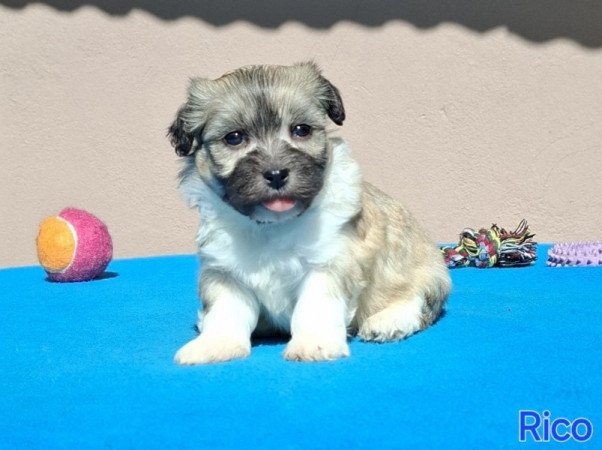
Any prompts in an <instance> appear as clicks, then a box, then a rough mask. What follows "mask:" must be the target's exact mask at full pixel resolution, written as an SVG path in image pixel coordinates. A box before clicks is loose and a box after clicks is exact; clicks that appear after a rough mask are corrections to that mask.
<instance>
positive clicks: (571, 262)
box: [546, 242, 602, 267]
mask: <svg viewBox="0 0 602 450" xmlns="http://www.w3.org/2000/svg"><path fill="white" fill-rule="evenodd" d="M546 265H548V266H550V267H564V266H602V242H562V243H559V244H555V245H554V247H552V248H551V249H550V250H548V261H547V262H546Z"/></svg>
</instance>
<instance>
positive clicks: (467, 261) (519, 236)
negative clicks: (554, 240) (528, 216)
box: [441, 219, 537, 268]
mask: <svg viewBox="0 0 602 450" xmlns="http://www.w3.org/2000/svg"><path fill="white" fill-rule="evenodd" d="M533 236H535V235H534V234H531V233H529V225H528V224H527V221H526V220H525V219H523V220H521V222H520V223H519V224H518V227H517V228H516V230H514V231H512V232H509V231H506V230H505V229H504V228H500V227H498V226H497V225H496V224H493V225H491V228H481V229H479V231H475V230H473V229H472V228H464V230H462V233H461V234H460V241H459V243H458V245H457V246H455V247H451V246H445V247H441V253H442V254H443V257H444V258H445V263H446V264H447V266H448V267H449V268H455V267H467V266H470V265H474V266H475V267H479V268H485V267H494V266H498V267H520V266H528V265H530V264H533V263H534V262H535V260H536V259H537V242H534V241H533Z"/></svg>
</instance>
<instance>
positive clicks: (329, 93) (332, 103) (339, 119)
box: [320, 75, 345, 125]
mask: <svg viewBox="0 0 602 450" xmlns="http://www.w3.org/2000/svg"><path fill="white" fill-rule="evenodd" d="M320 84H321V91H322V93H321V96H320V103H321V104H322V106H323V107H324V109H325V110H326V112H327V113H328V117H330V119H331V120H332V121H333V122H334V123H336V124H337V125H343V121H344V120H345V108H344V107H343V100H342V99H341V93H340V92H339V90H338V89H337V88H336V87H335V86H334V85H333V84H332V83H331V82H330V81H328V80H327V79H326V78H324V77H323V76H322V75H320Z"/></svg>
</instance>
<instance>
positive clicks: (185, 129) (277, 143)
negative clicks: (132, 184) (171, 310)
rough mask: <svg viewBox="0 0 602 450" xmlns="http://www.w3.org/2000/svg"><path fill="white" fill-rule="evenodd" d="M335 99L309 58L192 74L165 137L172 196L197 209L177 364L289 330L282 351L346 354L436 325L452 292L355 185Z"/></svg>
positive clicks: (405, 223) (386, 204) (222, 355)
mask: <svg viewBox="0 0 602 450" xmlns="http://www.w3.org/2000/svg"><path fill="white" fill-rule="evenodd" d="M344 119H345V110H344V108H343V103H342V101H341V96H340V94H339V91H338V90H337V89H336V88H335V87H334V86H333V85H332V84H331V83H330V82H329V81H328V80H326V79H325V78H324V77H323V76H322V75H321V73H320V71H319V69H318V68H317V66H316V65H315V64H313V63H304V64H297V65H293V66H252V67H245V68H242V69H239V70H236V71H234V72H231V73H228V74H226V75H224V76H222V77H221V78H219V79H216V80H208V79H204V78H197V79H193V80H192V81H191V83H190V86H189V89H188V100H187V101H186V103H185V104H184V105H183V106H182V107H181V108H180V110H179V111H178V114H177V117H176V120H175V122H174V123H173V124H172V126H171V127H170V129H169V135H170V137H171V142H172V144H173V146H174V147H175V149H176V152H177V153H178V154H179V155H181V156H184V157H186V166H185V168H184V170H183V171H182V173H181V185H180V186H181V187H180V188H181V191H182V192H183V193H184V195H185V197H186V198H187V199H188V202H189V204H190V205H191V206H196V207H198V209H199V212H200V221H201V224H200V227H199V231H198V237H197V240H198V245H199V255H200V258H201V261H202V268H201V274H200V297H201V299H202V304H203V308H202V311H201V312H200V313H199V324H198V328H199V330H200V334H199V336H198V337H197V338H196V339H193V340H192V341H190V342H189V343H187V344H186V345H184V346H183V347H182V348H181V349H180V350H179V351H178V352H177V353H176V355H175V360H176V362H178V363H179V364H199V363H211V362H218V361H227V360H230V359H234V358H242V357H245V356H248V355H249V354H250V351H251V335H252V333H254V332H255V333H258V334H263V335H265V334H275V333H279V334H287V335H290V336H291V338H290V341H289V342H288V345H287V346H286V349H285V351H284V357H285V358H286V359H289V360H295V361H320V360H331V359H336V358H340V357H344V356H348V355H349V346H348V344H347V337H348V334H359V336H360V338H361V339H363V340H366V341H376V342H385V341H396V340H399V339H403V338H406V337H408V336H410V335H412V334H413V333H416V332H417V331H420V330H422V329H424V328H426V327H427V326H429V325H430V324H432V323H433V322H434V321H435V320H436V319H437V318H438V317H439V315H440V314H441V311H442V308H443V305H444V303H445V301H446V298H447V296H448V293H449V290H450V279H449V275H448V271H447V268H446V266H445V264H444V263H443V260H442V257H441V256H440V254H439V252H438V250H437V249H436V248H435V246H434V245H433V244H432V243H431V242H430V241H429V239H428V238H427V236H426V235H425V233H424V232H423V230H422V229H421V228H420V226H419V225H418V224H417V223H416V221H415V220H414V219H413V218H412V216H411V215H410V214H409V213H408V212H407V211H406V210H405V209H404V208H403V207H402V206H400V205H399V204H398V203H396V202H395V201H394V200H392V199H391V198H390V197H388V196H387V195H386V194H384V193H382V192H381V191H379V190H378V189H377V188H375V187H374V186H372V185H370V184H369V183H367V182H364V181H362V175H361V172H360V169H359V167H358V165H357V163H356V162H355V161H354V160H353V159H352V157H351V155H350V152H349V149H348V148H347V145H346V144H345V142H344V141H342V140H341V139H333V138H329V137H328V134H327V131H326V127H327V125H328V123H329V120H331V121H332V122H334V123H335V124H337V125H341V124H342V123H343V121H344Z"/></svg>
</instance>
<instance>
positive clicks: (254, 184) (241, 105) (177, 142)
mask: <svg viewBox="0 0 602 450" xmlns="http://www.w3.org/2000/svg"><path fill="white" fill-rule="evenodd" d="M344 119H345V110H344V108H343V103H342V101H341V97H340V95H339V92H338V90H337V89H336V88H335V87H334V86H333V85H332V84H331V83H330V82H329V81H328V80H326V79H325V78H324V77H322V75H321V74H320V71H319V69H318V68H317V66H316V65H315V64H313V63H304V64H297V65H294V66H252V67H246V68H242V69H238V70H236V71H234V72H231V73H228V74H226V75H224V76H222V77H221V78H219V79H217V80H208V79H202V78H197V79H193V80H192V81H191V83H190V86H189V89H188V101H187V102H186V103H185V104H184V105H183V106H182V107H181V108H180V110H179V111H178V114H177V117H176V120H175V121H174V123H173V124H172V125H171V127H170V128H169V135H170V137H171V142H172V145H173V146H174V147H175V149H176V153H177V154H178V155H181V156H188V157H191V158H194V165H195V168H196V170H197V171H198V173H199V175H200V176H201V178H202V179H203V181H204V182H205V183H206V184H207V185H208V186H211V188H212V189H213V190H214V191H216V193H218V195H220V196H221V198H222V199H223V200H224V201H225V202H227V203H228V204H229V205H230V206H232V207H233V208H234V209H235V210H237V211H238V212H239V213H241V214H244V215H246V216H248V217H250V218H251V219H253V220H255V221H257V222H268V223H271V222H281V221H284V220H287V219H290V218H292V217H296V216H298V215H300V214H302V213H303V212H304V211H305V210H306V209H307V208H308V207H309V206H310V204H311V202H312V200H313V199H314V197H315V196H316V195H317V194H318V193H319V192H320V190H321V188H322V185H323V183H324V176H325V168H326V165H327V163H328V158H329V152H330V149H329V143H328V138H327V135H326V126H327V125H328V123H329V120H332V121H333V122H334V123H336V124H337V125H341V124H342V123H343V120H344Z"/></svg>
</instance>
